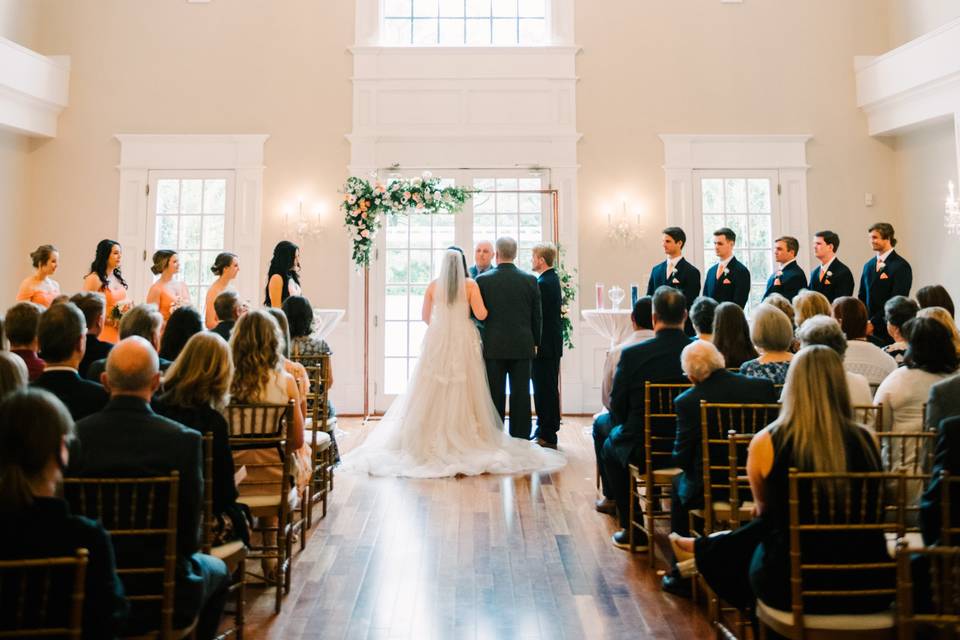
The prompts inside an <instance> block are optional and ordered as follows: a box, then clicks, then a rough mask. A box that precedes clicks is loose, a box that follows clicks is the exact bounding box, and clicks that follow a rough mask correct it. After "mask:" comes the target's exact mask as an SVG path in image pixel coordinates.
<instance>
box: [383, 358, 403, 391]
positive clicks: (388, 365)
mask: <svg viewBox="0 0 960 640" xmlns="http://www.w3.org/2000/svg"><path fill="white" fill-rule="evenodd" d="M383 365H384V370H383V378H384V379H383V392H384V393H387V394H394V393H403V392H404V391H406V390H407V359H406V358H387V359H385V360H384V363H383Z"/></svg>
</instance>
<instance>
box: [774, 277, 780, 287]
mask: <svg viewBox="0 0 960 640" xmlns="http://www.w3.org/2000/svg"><path fill="white" fill-rule="evenodd" d="M773 286H775V287H779V286H780V278H776V279H775V280H774V281H773Z"/></svg>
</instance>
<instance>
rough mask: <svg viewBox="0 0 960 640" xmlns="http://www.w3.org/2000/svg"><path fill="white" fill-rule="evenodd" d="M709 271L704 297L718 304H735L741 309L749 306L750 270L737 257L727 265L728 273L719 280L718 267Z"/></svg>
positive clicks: (704, 285)
mask: <svg viewBox="0 0 960 640" xmlns="http://www.w3.org/2000/svg"><path fill="white" fill-rule="evenodd" d="M719 264H720V263H719V262H718V263H717V264H715V265H713V266H712V267H710V269H708V270H707V275H706V277H705V278H704V279H703V295H705V296H707V297H708V298H713V299H714V300H716V301H717V302H735V303H736V304H738V305H740V306H741V307H746V306H747V300H749V299H750V270H749V269H747V268H746V267H745V266H744V265H743V264H741V263H740V261H739V260H737V259H736V258H735V257H734V258H730V262H728V263H727V273H726V275H724V276H723V277H722V278H720V279H719V280H717V266H718V265H719Z"/></svg>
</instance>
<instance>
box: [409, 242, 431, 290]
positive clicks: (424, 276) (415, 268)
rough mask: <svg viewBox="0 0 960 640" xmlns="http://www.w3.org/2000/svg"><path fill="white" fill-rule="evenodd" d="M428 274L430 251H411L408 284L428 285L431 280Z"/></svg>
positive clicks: (429, 272)
mask: <svg viewBox="0 0 960 640" xmlns="http://www.w3.org/2000/svg"><path fill="white" fill-rule="evenodd" d="M430 274H431V271H430V251H429V250H417V251H411V252H410V282H411V283H413V284H428V283H429V282H430V280H431V278H430Z"/></svg>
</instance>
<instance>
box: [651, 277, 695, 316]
mask: <svg viewBox="0 0 960 640" xmlns="http://www.w3.org/2000/svg"><path fill="white" fill-rule="evenodd" d="M686 310H687V300H686V298H684V297H683V294H682V293H681V292H680V290H679V289H674V288H673V287H668V286H667V285H661V286H659V287H657V290H656V291H654V292H653V312H654V313H655V314H657V320H659V321H660V322H662V323H664V324H672V325H678V324H682V323H683V312H684V311H686Z"/></svg>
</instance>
